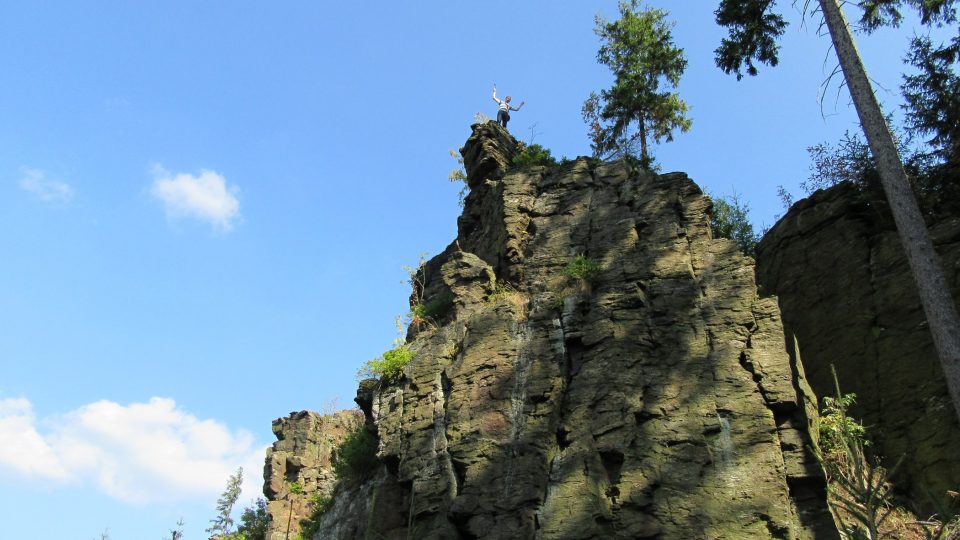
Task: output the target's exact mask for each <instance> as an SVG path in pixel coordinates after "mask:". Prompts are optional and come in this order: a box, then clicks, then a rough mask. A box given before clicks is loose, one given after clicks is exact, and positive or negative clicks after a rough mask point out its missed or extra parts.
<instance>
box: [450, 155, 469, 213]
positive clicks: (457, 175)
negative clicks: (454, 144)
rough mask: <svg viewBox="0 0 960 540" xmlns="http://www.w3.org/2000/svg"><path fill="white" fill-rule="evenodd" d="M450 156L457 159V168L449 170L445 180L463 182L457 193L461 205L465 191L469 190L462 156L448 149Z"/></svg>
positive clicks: (465, 194) (465, 195)
mask: <svg viewBox="0 0 960 540" xmlns="http://www.w3.org/2000/svg"><path fill="white" fill-rule="evenodd" d="M450 157H452V158H453V159H455V160H457V168H456V169H453V170H452V171H450V174H448V175H447V180H450V181H451V182H460V183H462V184H463V185H462V186H461V187H460V193H459V194H458V197H459V202H460V206H463V201H464V200H465V199H466V197H467V192H468V191H469V190H470V186H468V185H467V171H466V170H465V169H464V168H463V156H461V155H460V153H459V152H456V151H454V150H450Z"/></svg>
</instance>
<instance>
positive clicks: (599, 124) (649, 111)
mask: <svg viewBox="0 0 960 540" xmlns="http://www.w3.org/2000/svg"><path fill="white" fill-rule="evenodd" d="M619 7H620V18H619V19H617V20H616V21H612V22H611V21H607V20H606V19H604V18H603V17H601V16H599V15H598V16H597V19H596V23H597V26H596V28H595V30H594V31H595V32H596V34H597V35H598V36H600V38H601V39H602V40H603V45H602V46H601V47H600V50H599V51H598V52H597V61H598V62H600V63H601V64H603V65H605V66H607V67H609V68H610V70H611V71H612V72H613V75H614V82H613V86H611V87H610V88H609V89H607V90H603V91H601V92H600V94H596V93H593V94H591V96H590V98H589V99H587V101H586V102H585V103H584V105H583V117H584V120H585V121H586V122H587V124H588V125H589V128H590V138H591V143H592V144H591V146H592V147H593V152H594V156H596V157H612V156H616V157H620V156H623V155H635V154H636V149H637V146H638V145H639V154H640V155H639V157H640V159H641V161H642V162H643V163H644V164H645V165H647V166H649V165H650V163H651V162H652V157H651V155H650V149H649V146H650V141H651V140H652V141H653V142H660V141H661V140H666V141H671V140H673V131H674V130H676V129H680V130H681V131H687V130H688V129H690V124H691V120H690V119H689V118H688V117H687V110H688V108H687V104H686V103H685V102H684V101H683V100H681V99H680V96H679V94H678V93H677V92H676V91H675V89H676V86H677V85H678V84H679V83H680V77H681V75H683V71H684V70H685V69H686V67H687V60H686V58H685V57H684V54H683V49H680V48H679V47H676V46H675V45H674V44H673V36H672V34H671V27H672V24H670V23H668V22H667V20H666V18H667V13H666V12H665V11H663V10H659V9H652V8H641V7H640V5H639V2H638V0H629V1H621V2H620V6H619Z"/></svg>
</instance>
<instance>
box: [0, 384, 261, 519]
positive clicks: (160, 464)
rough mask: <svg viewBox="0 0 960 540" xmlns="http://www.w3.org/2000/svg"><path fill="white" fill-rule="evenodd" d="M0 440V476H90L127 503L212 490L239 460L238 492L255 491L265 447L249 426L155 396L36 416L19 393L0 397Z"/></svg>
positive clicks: (54, 479)
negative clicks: (236, 426)
mask: <svg viewBox="0 0 960 540" xmlns="http://www.w3.org/2000/svg"><path fill="white" fill-rule="evenodd" d="M40 426H44V427H45V428H46V429H41V428H40ZM0 440H2V441H4V443H3V444H2V445H0V482H2V481H3V480H10V481H22V480H24V479H29V480H36V481H46V482H48V483H52V484H54V485H57V484H67V483H71V484H75V483H81V484H90V485H93V486H95V487H96V488H97V489H99V490H100V491H102V492H104V493H106V494H108V495H110V496H111V497H114V498H117V499H120V500H123V501H126V502H130V503H135V504H146V503H153V502H163V501H171V500H182V499H194V498H201V499H203V498H205V499H210V498H211V497H216V495H217V494H218V493H220V492H221V491H222V490H223V488H224V486H225V485H226V482H227V478H228V477H229V476H230V474H232V473H233V472H234V471H236V469H237V467H240V466H242V467H243V469H244V471H245V474H244V476H245V477H246V478H245V482H244V492H245V493H248V494H256V493H257V492H259V490H260V486H259V474H258V472H259V471H260V470H262V468H263V460H264V455H265V454H264V450H265V446H262V445H261V446H258V445H256V443H255V441H254V439H253V436H252V435H251V434H250V433H248V432H246V431H243V430H236V431H231V430H230V429H229V428H227V427H226V426H225V425H223V424H222V423H220V422H217V421H215V420H201V419H199V418H197V417H196V416H194V415H192V414H189V413H188V412H186V411H184V410H183V409H181V408H179V407H177V405H176V403H175V402H174V401H173V400H172V399H167V398H158V397H154V398H151V399H150V400H149V401H148V402H147V403H132V404H130V405H120V404H118V403H115V402H112V401H97V402H95V403H91V404H88V405H84V406H82V407H80V408H78V409H76V410H74V411H71V412H69V413H67V414H65V415H62V416H57V417H54V418H48V419H45V420H43V421H41V422H38V421H37V419H36V417H35V415H34V413H33V409H32V406H31V404H30V402H29V401H28V400H27V399H24V398H18V399H0Z"/></svg>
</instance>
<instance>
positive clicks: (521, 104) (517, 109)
mask: <svg viewBox="0 0 960 540" xmlns="http://www.w3.org/2000/svg"><path fill="white" fill-rule="evenodd" d="M524 103H526V101H521V102H520V106H519V107H517V108H516V109H514V108H513V107H510V110H512V111H519V110H520V108H521V107H523V104H524Z"/></svg>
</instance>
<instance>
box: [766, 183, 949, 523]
mask: <svg viewBox="0 0 960 540" xmlns="http://www.w3.org/2000/svg"><path fill="white" fill-rule="evenodd" d="M867 195H869V194H867ZM930 233H931V237H932V239H933V243H934V245H935V247H936V249H937V251H938V253H939V254H940V256H941V258H942V261H943V263H944V267H945V269H946V277H947V281H948V283H949V285H950V287H951V289H952V292H953V297H954V299H957V298H960V219H957V218H956V217H954V218H952V219H951V218H947V219H943V220H941V221H940V222H939V223H937V224H936V225H935V226H933V227H932V228H931V229H930ZM757 280H758V282H759V283H760V285H761V287H762V288H763V290H764V291H765V292H767V293H770V294H775V295H777V296H778V297H779V304H780V309H781V311H782V313H783V321H784V326H785V327H786V330H787V334H788V335H795V336H796V338H797V341H798V342H799V347H800V353H801V355H802V357H803V364H804V366H805V367H806V371H807V374H808V375H809V380H810V384H811V385H812V386H813V388H814V390H815V391H816V393H817V394H818V395H821V396H823V395H834V394H835V393H836V391H835V390H834V382H833V377H832V375H831V374H830V365H831V364H833V365H834V366H836V370H837V377H838V378H839V382H840V387H841V391H843V392H844V393H848V392H853V393H856V394H857V404H856V406H855V407H854V408H853V410H852V414H853V415H854V416H855V417H857V418H859V419H861V420H862V421H863V423H864V424H865V425H866V426H867V430H868V436H869V438H870V439H871V440H872V441H873V443H874V445H873V448H874V449H875V450H876V451H877V453H879V454H880V455H882V456H885V458H886V460H887V462H889V463H892V462H895V461H896V460H898V459H899V458H900V457H901V456H905V459H904V461H903V464H902V465H901V467H900V469H899V473H898V475H897V476H896V477H895V478H894V480H895V481H896V483H897V485H898V487H900V488H901V489H902V490H905V491H907V492H908V493H909V494H910V499H911V500H913V501H915V502H917V503H921V504H923V503H924V502H925V501H927V500H928V499H927V493H928V492H930V493H933V494H937V495H942V494H944V493H945V492H946V490H948V489H950V490H956V489H957V486H958V485H960V451H958V449H960V424H958V422H957V418H956V416H955V414H954V411H953V407H952V406H951V404H950V398H949V395H948V393H947V388H946V383H945V382H944V378H943V372H942V370H941V368H940V364H939V361H938V359H937V353H936V350H935V349H934V346H933V341H932V338H931V336H930V332H929V330H928V329H927V325H926V320H925V317H924V314H923V310H922V308H921V306H920V299H919V296H918V295H917V292H916V286H915V285H914V281H913V277H912V275H911V273H910V271H909V268H908V266H907V262H906V259H905V257H904V254H903V250H902V248H901V244H900V239H899V237H898V235H897V233H896V231H895V230H894V229H893V225H892V222H891V218H890V217H889V213H888V211H887V210H886V209H885V207H884V204H883V202H882V201H879V200H877V199H875V198H871V197H869V196H864V194H861V193H860V192H859V191H858V190H857V189H856V188H854V187H853V186H851V185H848V184H841V185H838V186H835V187H833V188H831V189H829V190H825V191H818V192H816V193H814V194H813V195H812V196H811V197H810V198H808V199H805V200H802V201H799V202H798V203H796V204H795V205H794V206H793V208H791V209H790V211H789V212H788V213H787V214H786V215H785V216H784V217H783V218H782V219H781V220H780V221H779V222H777V224H776V225H775V226H774V227H773V229H771V230H770V232H768V233H767V235H766V236H765V237H764V238H763V241H762V242H761V243H760V248H759V253H758V256H757Z"/></svg>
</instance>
